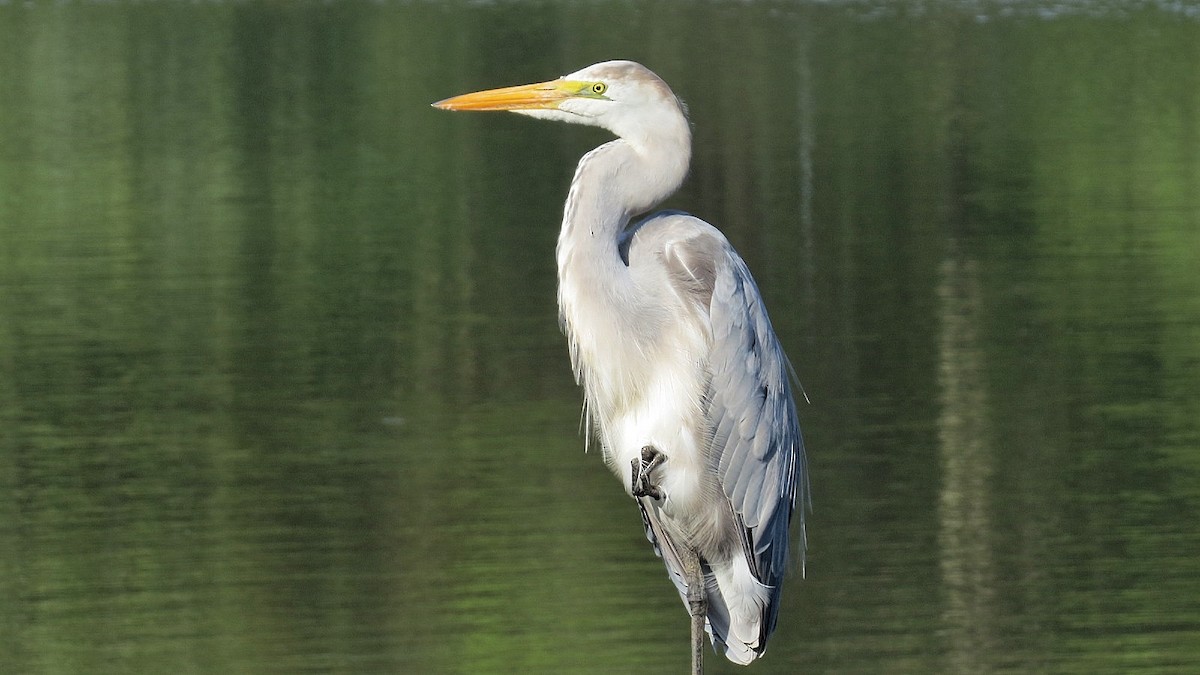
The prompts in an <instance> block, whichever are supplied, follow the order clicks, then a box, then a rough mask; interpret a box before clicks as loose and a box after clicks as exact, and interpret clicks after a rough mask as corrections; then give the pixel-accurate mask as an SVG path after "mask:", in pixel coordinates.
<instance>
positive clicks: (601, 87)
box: [592, 82, 608, 96]
mask: <svg viewBox="0 0 1200 675" xmlns="http://www.w3.org/2000/svg"><path fill="white" fill-rule="evenodd" d="M606 91H608V85H607V84H604V83H603V82H597V83H595V84H593V85H592V93H593V94H595V95H596V96H599V95H601V94H603V93H604V92H606Z"/></svg>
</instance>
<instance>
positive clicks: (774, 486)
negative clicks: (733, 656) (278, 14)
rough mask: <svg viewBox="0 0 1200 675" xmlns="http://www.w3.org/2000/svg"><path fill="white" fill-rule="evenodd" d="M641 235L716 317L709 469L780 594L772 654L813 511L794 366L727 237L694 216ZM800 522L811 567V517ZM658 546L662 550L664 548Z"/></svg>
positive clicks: (761, 574) (774, 598) (770, 615)
mask: <svg viewBox="0 0 1200 675" xmlns="http://www.w3.org/2000/svg"><path fill="white" fill-rule="evenodd" d="M651 224H653V225H654V227H652V228H650V227H646V226H648V225H651ZM639 230H641V231H640V232H639ZM635 233H636V235H637V237H638V238H640V239H645V240H646V243H648V244H651V242H653V243H652V244H651V245H650V246H648V247H647V248H649V249H651V250H657V251H660V252H661V255H662V261H663V263H664V265H665V267H666V270H667V273H668V278H669V280H670V283H671V285H672V286H673V287H674V289H675V290H676V292H677V293H679V294H680V295H681V296H684V297H689V298H691V299H692V300H693V301H694V302H695V303H696V305H697V306H698V308H699V309H700V310H702V311H705V312H707V314H708V318H709V322H710V325H711V330H712V350H711V353H710V356H709V380H708V383H707V387H706V395H705V400H704V411H705V416H706V421H707V423H708V436H709V462H710V465H711V466H712V467H713V469H714V470H715V472H716V474H717V476H718V480H719V482H720V485H721V488H722V490H723V491H724V493H725V496H726V497H727V498H728V499H729V502H730V505H731V506H732V507H733V510H734V512H735V513H736V514H737V516H738V517H739V518H740V519H741V523H742V525H743V537H742V545H743V549H744V551H745V554H746V558H747V560H748V562H749V563H750V568H751V570H753V572H754V574H755V576H756V577H757V578H758V580H759V581H760V582H762V583H763V584H764V585H766V586H768V587H770V588H771V589H772V590H771V596H770V602H769V604H768V606H767V607H766V608H764V614H765V616H766V618H767V620H766V621H765V622H764V625H763V631H764V636H763V637H764V640H763V642H762V644H764V645H765V643H766V640H765V637H766V636H768V635H770V633H771V631H772V630H773V629H774V627H775V620H776V617H777V616H778V612H779V597H780V589H781V582H782V580H783V576H784V573H785V571H786V568H787V561H788V548H789V545H788V530H789V526H790V523H791V518H792V514H793V512H794V509H795V507H796V505H797V504H798V503H799V504H801V505H807V488H808V475H807V467H806V463H805V456H804V441H803V439H802V437H801V433H800V423H799V420H798V419H797V416H796V405H795V399H794V397H793V394H792V389H791V386H790V382H789V376H790V375H792V369H791V365H790V364H789V363H788V360H787V357H786V356H785V355H784V353H783V348H782V347H781V346H780V344H779V340H778V338H777V337H776V336H775V331H774V329H773V328H772V327H771V321H770V319H769V318H768V317H767V311H766V308H765V307H764V306H763V302H762V296H761V295H760V294H759V291H758V287H757V286H756V285H755V283H754V279H753V277H751V276H750V270H749V269H748V268H747V267H746V263H745V262H744V261H743V260H742V258H741V256H739V255H738V254H737V252H736V251H734V250H733V247H732V246H731V245H730V244H729V242H728V240H727V239H725V236H724V235H722V234H721V233H720V231H719V230H717V229H716V228H714V227H712V226H711V225H709V224H707V223H705V222H704V221H702V220H699V219H697V218H694V217H691V216H688V215H686V214H678V213H667V214H660V215H656V216H654V217H652V218H650V219H647V220H646V221H643V223H641V224H640V225H639V227H637V228H634V230H633V232H631V233H630V236H631V237H632V236H634V234H635ZM799 520H800V536H801V539H800V547H799V548H800V554H801V556H802V562H801V564H802V565H803V554H804V549H805V546H806V539H805V536H804V512H803V508H802V509H801V511H800V513H799ZM651 524H652V523H647V535H648V536H650V537H651V540H652V541H653V540H654V539H655V538H656V537H655V536H654V535H655V534H659V535H660V536H658V537H657V538H658V539H660V540H661V539H662V538H663V537H662V536H661V533H655V532H653V530H654V529H657V528H652V527H650V525H651ZM655 543H656V545H657V546H656V548H660V549H661V548H662V546H661V544H662V542H661V541H659V542H655ZM660 555H662V553H660ZM669 557H671V556H670V553H666V554H665V555H664V559H665V560H667V559H668V558H669ZM667 562H668V565H667V566H668V568H670V567H671V565H670V564H669V563H670V560H667ZM674 576H676V575H674V574H673V575H672V577H673V580H675V579H674ZM675 581H676V585H677V586H680V583H679V580H675ZM681 593H683V590H682V588H681Z"/></svg>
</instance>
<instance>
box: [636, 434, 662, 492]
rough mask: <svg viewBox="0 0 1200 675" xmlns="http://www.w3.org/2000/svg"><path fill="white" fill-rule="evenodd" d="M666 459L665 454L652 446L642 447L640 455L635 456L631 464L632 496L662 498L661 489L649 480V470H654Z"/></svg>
mask: <svg viewBox="0 0 1200 675" xmlns="http://www.w3.org/2000/svg"><path fill="white" fill-rule="evenodd" d="M665 461H667V456H666V455H664V454H662V453H661V452H659V451H658V450H657V449H656V448H655V447H654V446H652V445H647V446H645V447H643V448H642V454H641V456H640V457H635V458H634V459H633V461H632V464H633V480H632V481H631V484H632V486H633V496H634V497H650V498H653V499H658V500H661V499H662V498H663V493H662V490H661V489H659V487H658V486H657V485H655V484H654V483H652V482H650V472H652V471H654V469H656V468H657V467H658V465H660V464H662V463H663V462H665Z"/></svg>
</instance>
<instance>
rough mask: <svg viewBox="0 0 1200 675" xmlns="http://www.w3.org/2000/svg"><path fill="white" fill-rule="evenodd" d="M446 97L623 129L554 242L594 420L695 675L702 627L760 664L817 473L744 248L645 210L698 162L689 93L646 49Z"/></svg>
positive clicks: (597, 155) (595, 153)
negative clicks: (681, 619)
mask: <svg viewBox="0 0 1200 675" xmlns="http://www.w3.org/2000/svg"><path fill="white" fill-rule="evenodd" d="M433 105H434V106H435V107H437V108H441V109H444V110H479V111H484V110H504V111H512V112H515V113H519V114H522V115H528V116H530V117H535V118H540V119H546V120H556V121H559V122H567V123H573V124H584V125H591V126H598V127H602V128H604V129H607V130H608V131H610V132H611V133H612V134H614V135H615V136H616V138H615V139H614V140H611V141H609V142H607V143H604V144H603V145H600V146H599V147H597V148H595V149H593V150H591V151H590V152H588V153H586V154H585V155H584V156H583V158H582V159H580V160H579V164H578V166H577V168H576V169H575V176H574V179H573V180H572V181H571V186H570V189H569V191H568V193H567V201H566V205H565V207H564V209H563V219H562V227H561V230H560V232H559V236H558V243H557V247H556V257H557V262H558V305H559V316H560V323H561V326H562V329H563V332H564V333H565V334H566V337H567V342H568V345H569V351H570V357H571V363H572V366H573V368H574V373H575V379H576V382H577V383H578V384H579V385H580V387H581V388H582V390H583V394H584V396H583V398H584V407H583V409H584V420H585V424H586V426H587V427H588V431H589V433H590V434H594V436H595V438H596V439H597V440H598V442H599V445H600V447H601V451H602V454H603V459H604V462H605V463H606V464H607V465H608V467H609V468H610V469H611V470H612V471H613V472H614V473H615V474H616V476H617V478H618V479H620V481H621V482H622V484H623V485H624V488H625V492H626V493H627V494H628V495H629V496H630V497H632V498H633V499H634V500H635V502H636V503H637V506H638V508H639V509H640V511H641V516H642V523H643V526H644V527H645V532H646V537H647V539H649V541H650V542H651V543H652V544H653V546H654V550H655V552H656V553H657V554H658V556H659V557H661V558H662V560H663V562H664V564H665V565H666V568H667V572H668V575H669V577H670V579H671V581H672V582H673V583H674V585H675V587H676V589H677V590H678V592H679V595H680V597H681V598H682V600H683V602H684V605H685V606H686V607H687V608H688V612H689V615H690V617H691V635H692V650H691V651H692V654H691V657H692V668H693V672H700V670H701V659H702V652H703V639H704V638H703V635H704V633H707V634H708V637H709V640H710V641H711V643H712V645H713V648H714V649H716V650H717V651H719V652H724V654H725V656H726V657H727V658H728V659H729V660H730V661H733V662H734V663H738V664H743V665H745V664H749V663H751V662H752V661H754V660H755V659H756V658H758V657H759V656H762V654H763V652H764V651H765V650H766V647H767V640H768V639H769V638H770V637H771V633H772V632H773V631H774V629H775V624H776V620H777V618H778V615H779V606H780V597H781V590H782V584H783V578H784V573H785V571H786V568H787V566H788V553H789V549H790V548H791V544H789V530H790V525H791V521H792V517H793V514H798V518H797V520H798V521H799V530H800V543H799V546H798V548H799V551H800V555H801V568H803V555H804V552H805V548H806V543H805V542H806V539H805V534H804V509H805V506H807V491H808V474H807V467H806V460H805V453H804V442H803V439H802V437H801V432H800V424H799V420H798V417H797V414H796V402H795V394H794V392H793V389H792V381H793V380H794V379H795V374H794V371H793V370H792V367H791V365H790V363H789V362H788V359H787V357H786V355H785V354H784V351H783V348H782V347H781V346H780V342H779V339H778V337H777V336H776V334H775V331H774V329H773V328H772V326H771V321H770V319H769V318H768V316H767V311H766V308H765V307H764V304H763V298H762V295H761V294H760V293H759V290H758V287H757V285H756V284H755V282H754V279H753V277H751V275H750V271H749V269H748V268H747V266H746V263H745V261H744V260H743V259H742V258H741V256H739V255H738V254H737V252H736V251H735V250H734V248H733V246H732V245H731V244H730V243H729V240H728V239H726V238H725V236H724V235H723V234H722V233H721V231H720V230H718V229H717V228H715V227H713V226H712V225H710V224H708V223H707V222H705V221H703V220H701V219H700V218H697V217H695V216H692V215H688V214H686V213H682V212H678V211H662V212H658V213H654V214H653V215H649V216H646V215H645V214H647V213H649V212H650V211H651V209H652V208H653V207H655V206H657V205H658V204H659V203H660V202H662V201H663V200H664V199H666V198H667V197H668V196H670V195H671V194H673V193H674V192H675V191H676V190H677V189H678V188H679V187H680V185H682V183H683V181H684V178H685V177H686V175H687V172H688V168H689V164H690V161H691V154H692V136H691V128H690V126H689V122H688V118H687V114H686V108H685V106H684V105H683V103H682V102H681V101H680V100H679V99H678V98H677V97H676V96H675V94H674V93H673V92H672V91H671V88H670V87H669V86H667V84H666V82H664V81H663V80H662V79H661V78H660V77H658V75H656V74H654V73H653V72H651V71H650V70H649V69H648V68H646V67H645V66H643V65H641V64H639V63H635V62H632V61H605V62H603V63H597V64H594V65H591V66H588V67H586V68H583V69H581V70H578V71H576V72H574V73H571V74H569V75H564V76H562V77H560V78H558V79H554V80H549V81H546V82H538V83H534V84H526V85H519V86H513V87H503V88H499V89H488V90H485V91H478V92H475V93H470V94H463V95H461V96H456V97H453V98H448V99H446V100H443V101H439V102H437V103H434V104H433ZM798 505H799V506H800V508H799V509H797V506H798Z"/></svg>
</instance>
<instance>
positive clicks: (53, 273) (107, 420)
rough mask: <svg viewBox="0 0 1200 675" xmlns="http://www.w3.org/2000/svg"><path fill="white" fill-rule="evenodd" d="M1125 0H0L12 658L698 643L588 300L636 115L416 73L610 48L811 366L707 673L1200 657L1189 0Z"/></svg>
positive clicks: (538, 74) (47, 668)
mask: <svg viewBox="0 0 1200 675" xmlns="http://www.w3.org/2000/svg"><path fill="white" fill-rule="evenodd" d="M1063 6H1067V7H1068V8H1070V7H1075V9H1068V10H1067V11H1063V10H1062V7H1063ZM1164 6H1166V5H1165V3H1164ZM1129 7H1131V5H1128V4H1125V5H1091V4H1085V3H1079V4H1075V5H1072V4H1071V3H1036V2H1018V3H1015V4H1014V3H1009V4H1005V3H964V5H943V4H937V3H922V4H920V5H917V4H913V5H898V4H885V3H868V2H861V3H855V2H851V3H812V4H804V3H799V4H792V3H782V2H772V3H742V2H736V3H735V2H730V3H724V2H708V3H697V4H690V3H676V2H651V3H644V4H641V3H638V4H635V3H631V2H591V3H583V4H579V5H560V4H551V3H523V2H505V3H497V4H494V5H486V4H478V3H447V4H431V3H430V4H427V3H384V4H368V3H357V2H355V3H350V2H345V3H329V4H321V3H303V4H283V3H267V2H246V3H210V4H205V3H198V4H192V3H183V2H169V3H146V4H142V5H121V4H108V3H101V4H92V3H82V2H81V3H67V4H58V5H50V4H47V5H23V4H19V3H14V4H13V5H9V4H5V3H0V672H5V673H9V672H11V673H142V672H197V673H262V672H280V673H295V672H338V673H397V672H404V673H410V672H411V673H442V672H451V673H480V672H530V673H533V672H536V673H566V672H580V673H583V672H596V673H608V672H683V671H684V669H685V667H686V662H687V645H686V640H687V637H686V636H687V618H686V612H685V611H684V608H683V606H682V604H681V603H680V602H679V599H678V596H677V595H676V592H675V590H674V588H673V587H672V586H671V584H670V583H669V581H668V580H667V578H666V574H665V573H664V571H663V568H662V565H661V563H660V562H659V561H658V560H657V559H656V558H655V557H654V555H653V552H652V550H651V548H650V546H649V545H648V544H647V542H646V541H645V539H644V537H643V535H642V532H641V523H640V520H639V517H638V514H637V511H636V509H635V508H634V505H633V504H632V503H631V502H630V501H629V500H628V498H627V497H625V495H624V493H623V492H622V491H621V489H620V487H619V485H618V483H617V482H616V481H615V480H614V479H613V478H612V477H611V476H610V475H609V474H608V472H607V470H606V469H605V468H604V467H603V466H602V465H601V461H600V458H599V457H598V456H597V455H596V454H595V453H592V454H585V453H584V452H583V440H582V438H581V437H580V435H579V433H578V424H579V402H580V395H579V393H578V391H577V390H576V388H575V386H574V383H573V381H572V379H571V374H570V370H569V366H568V359H567V354H566V348H565V344H564V340H563V338H562V336H561V335H560V334H559V332H558V326H557V319H556V309H555V305H554V293H555V278H554V262H553V248H554V241H555V238H556V236H557V226H558V221H559V217H560V214H561V204H562V200H563V198H564V196H565V194H566V189H567V185H568V183H569V180H570V176H571V172H572V169H573V166H574V162H575V161H576V159H577V158H578V156H579V155H580V154H582V152H584V151H586V150H587V149H589V148H590V147H592V146H594V145H596V144H598V143H599V142H602V141H603V140H604V138H605V135H604V133H603V132H601V131H599V130H595V129H584V128H576V127H566V126H558V125H552V124H548V123H543V122H538V121H534V120H529V119H524V118H520V117H517V116H514V115H499V114H495V115H465V114H455V115H452V114H448V113H444V112H440V111H437V110H433V109H431V108H430V107H429V103H430V102H431V101H435V100H438V99H441V98H445V97H446V96H449V95H452V94H457V93H461V92H464V91H470V90H473V89H479V88H484V87H491V86H500V85H506V84H516V83H521V82H527V81H534V80H541V79H547V78H549V77H553V76H556V75H559V74H562V73H565V72H569V71H572V70H575V69H577V68H579V67H582V66H584V65H587V64H589V63H592V62H594V61H599V60H603V59H607V58H632V59H635V60H639V61H642V62H643V63H646V64H647V65H648V66H650V67H651V68H653V69H654V70H656V71H657V72H658V73H659V74H660V75H662V76H663V77H664V78H665V79H666V80H667V81H668V82H670V83H671V84H672V86H673V87H674V89H675V91H676V92H677V93H678V94H679V95H680V96H681V97H683V98H684V99H685V100H686V101H687V102H688V103H689V105H690V111H691V118H692V121H693V123H694V126H695V140H696V153H695V158H694V162H693V170H692V175H691V177H690V178H689V181H688V183H687V184H686V185H685V186H684V188H683V190H682V191H681V192H680V193H679V194H678V195H677V196H675V197H674V198H672V199H671V200H670V202H669V204H668V206H671V207H675V208H683V209H686V210H688V211H691V212H693V213H696V214H697V215H700V216H701V217H704V218H705V219H707V220H709V221H711V222H713V223H714V224H716V225H718V226H719V227H721V228H722V229H723V230H724V231H725V232H726V233H727V235H728V236H729V238H730V239H731V240H732V241H733V242H734V244H735V245H736V246H737V247H738V249H739V250H740V251H741V253H742V254H743V256H744V257H745V258H746V259H747V261H748V262H749V264H750V266H751V268H752V269H753V270H754V273H755V275H756V277H757V279H758V282H759V285H760V286H761V288H762V291H763V294H764V295H765V296H766V300H767V303H768V307H769V308H770V310H771V313H772V318H773V320H774V323H775V326H776V328H777V330H778V331H779V332H780V335H781V338H782V341H783V343H784V345H785V346H786V348H787V349H788V351H789V353H790V354H791V357H792V360H793V362H794V363H795V365H796V368H797V370H798V371H799V374H800V377H801V379H802V381H803V382H804V385H805V389H806V390H807V392H808V395H809V397H810V398H811V404H808V405H803V406H802V407H801V411H800V414H801V419H802V423H803V425H804V429H805V434H806V439H807V441H808V445H809V453H810V455H809V462H810V467H811V470H812V487H813V502H814V510H813V513H812V514H811V516H810V518H809V544H810V551H809V559H808V564H807V572H806V578H805V579H803V580H801V579H800V574H799V570H797V571H796V573H795V574H793V576H792V578H791V579H790V580H789V582H788V587H787V589H786V591H785V593H784V607H783V610H782V613H781V618H780V623H779V629H778V631H777V633H776V634H775V636H774V638H773V639H772V642H771V645H770V649H769V650H768V653H767V655H766V656H765V657H764V659H763V660H762V661H760V662H758V663H756V664H755V665H754V666H752V667H751V668H750V669H748V670H742V669H738V668H736V667H735V666H732V665H731V664H728V663H726V662H725V661H724V660H723V659H721V658H720V657H718V656H716V655H712V656H710V657H709V659H708V662H707V665H708V672H711V673H721V672H746V673H793V672H864V673H901V672H906V673H929V672H950V673H979V672H989V671H1005V672H1014V673H1028V672H1077V673H1097V672H1112V673H1127V672H1137V671H1142V672H1154V673H1163V672H1188V671H1190V670H1192V669H1194V668H1195V667H1196V663H1198V662H1200V17H1197V16H1196V14H1197V12H1194V11H1191V10H1189V9H1188V8H1187V6H1185V5H1177V6H1176V10H1175V11H1171V10H1169V9H1157V8H1156V7H1157V5H1155V4H1153V3H1144V4H1141V3H1139V4H1136V5H1134V6H1133V7H1134V9H1129ZM1180 7H1182V9H1180ZM1056 8H1057V9H1056Z"/></svg>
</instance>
